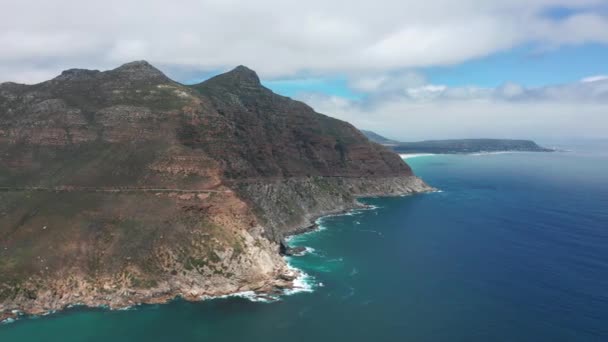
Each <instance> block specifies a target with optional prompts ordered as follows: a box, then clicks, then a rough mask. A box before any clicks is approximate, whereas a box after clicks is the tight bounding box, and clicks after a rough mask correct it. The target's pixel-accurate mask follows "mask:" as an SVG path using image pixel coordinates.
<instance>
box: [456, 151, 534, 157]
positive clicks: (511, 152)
mask: <svg viewBox="0 0 608 342" xmlns="http://www.w3.org/2000/svg"><path fill="white" fill-rule="evenodd" d="M515 153H529V152H526V151H493V152H476V153H468V154H467V155H469V156H474V157H479V156H491V155H495V154H515Z"/></svg>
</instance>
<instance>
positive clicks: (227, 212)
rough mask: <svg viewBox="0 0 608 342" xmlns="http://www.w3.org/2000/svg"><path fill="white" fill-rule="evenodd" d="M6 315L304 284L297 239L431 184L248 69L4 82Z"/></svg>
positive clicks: (1, 204) (0, 139) (141, 71)
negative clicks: (187, 80)
mask: <svg viewBox="0 0 608 342" xmlns="http://www.w3.org/2000/svg"><path fill="white" fill-rule="evenodd" d="M0 156H1V158H0V316H2V315H3V314H4V315H5V316H8V315H12V314H11V312H12V311H13V310H19V311H22V312H25V313H31V314H36V313H43V312H48V311H51V310H58V309H62V308H64V307H66V306H68V305H71V304H75V303H79V304H82V305H88V306H99V305H107V306H110V307H124V306H128V305H132V304H135V303H156V302H164V301H167V300H170V299H171V298H174V297H175V296H181V297H183V298H185V299H188V300H198V299H200V298H202V297H203V296H214V295H224V294H229V293H235V292H241V291H256V292H266V293H268V292H274V291H279V290H281V289H283V288H288V287H291V286H293V279H294V277H296V276H297V274H296V272H295V271H293V270H291V269H289V268H288V266H287V264H286V263H285V261H284V259H283V258H282V257H281V256H280V253H279V252H280V250H281V249H283V250H285V246H284V244H283V242H282V241H283V239H284V237H285V236H287V235H289V234H294V233H297V232H300V231H303V230H306V229H309V228H310V226H311V224H312V223H311V222H312V221H314V219H315V218H316V217H319V216H321V215H325V214H328V213H333V212H339V211H343V210H347V209H350V208H354V207H356V206H358V205H359V204H358V203H357V202H356V198H357V197H359V196H375V195H400V194H409V193H416V192H422V191H429V190H431V189H432V188H430V187H429V186H427V185H426V184H425V183H424V182H423V181H422V180H420V179H419V178H417V177H415V175H414V174H413V173H412V171H411V169H410V168H409V166H408V165H407V164H405V163H404V162H403V161H402V160H401V159H400V158H399V157H398V156H397V155H396V154H395V153H393V152H392V151H390V150H388V149H386V148H385V147H383V146H381V145H380V144H377V143H374V142H371V141H369V140H368V139H367V138H366V137H365V136H364V135H363V134H362V133H361V132H360V131H359V130H357V129H356V128H355V127H353V126H352V125H350V124H349V123H346V122H343V121H340V120H336V119H333V118H331V117H328V116H325V115H322V114H319V113H316V112H315V111H314V110H313V109H312V108H310V107H309V106H307V105H306V104H304V103H301V102H297V101H294V100H291V99H289V98H287V97H283V96H279V95H277V94H274V93H273V92H272V91H270V90H269V89H267V88H265V87H263V86H262V85H261V84H260V80H259V78H258V76H257V75H256V73H255V72H254V71H252V70H250V69H248V68H246V67H244V66H239V67H237V68H235V69H234V70H232V71H230V72H227V73H225V74H221V75H218V76H216V77H213V78H211V79H209V80H207V81H205V82H202V83H199V84H195V85H190V86H188V85H183V84H180V83H177V82H175V81H173V80H171V79H169V78H168V77H167V76H165V75H164V74H163V73H162V72H161V71H159V70H158V69H156V68H155V67H153V66H152V65H150V64H149V63H147V62H145V61H137V62H132V63H128V64H125V65H123V66H120V67H118V68H116V69H113V70H109V71H97V70H83V69H71V70H66V71H64V72H63V73H62V74H61V75H59V76H57V77H55V78H54V79H52V80H49V81H46V82H42V83H39V84H34V85H23V84H16V83H3V84H0Z"/></svg>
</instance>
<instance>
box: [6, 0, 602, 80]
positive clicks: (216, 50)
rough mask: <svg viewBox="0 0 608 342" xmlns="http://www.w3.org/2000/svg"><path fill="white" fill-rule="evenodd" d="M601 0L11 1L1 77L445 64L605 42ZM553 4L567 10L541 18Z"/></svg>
mask: <svg viewBox="0 0 608 342" xmlns="http://www.w3.org/2000/svg"><path fill="white" fill-rule="evenodd" d="M603 2H604V1H603V0H495V1H486V0H461V1H453V0H425V1H420V0H374V1H371V0H361V1H356V2H352V1H345V0H336V1H326V0H309V1H306V2H302V1H299V0H298V1H296V0H258V1H249V0H178V1H174V2H166V1H160V0H148V1H141V0H138V1H136V0H120V1H119V0H107V1H98V2H90V1H76V0H54V1H46V0H20V1H12V2H5V3H4V4H3V6H2V11H1V12H0V46H1V47H2V54H0V66H1V67H0V81H8V80H14V81H23V82H35V81H41V80H42V79H43V77H46V75H50V74H57V73H59V72H60V71H61V70H62V69H65V68H67V67H88V68H99V69H107V68H111V67H115V66H116V65H118V64H122V63H124V62H127V61H130V60H133V59H147V60H149V61H150V62H152V63H153V64H156V65H160V66H164V67H165V68H166V69H168V70H173V69H176V70H178V69H179V70H192V72H201V71H209V70H217V69H223V68H227V67H231V66H234V65H237V64H246V65H248V66H250V67H252V68H254V69H256V70H257V71H258V72H259V73H260V74H261V75H262V77H264V78H273V77H285V76H290V75H295V74H298V73H303V72H304V73H310V74H326V73H347V74H354V73H358V74H366V73H370V72H371V73H382V72H390V71H394V70H403V69H406V68H414V67H422V66H431V65H450V64H454V63H459V62H462V61H466V60H469V59H472V58H477V57H482V56H486V55H489V54H492V53H495V52H497V51H502V50H505V49H510V48H512V47H514V46H518V45H520V44H527V43H534V44H538V45H539V46H541V47H543V48H549V49H550V48H555V47H558V46H562V45H564V44H583V43H590V42H591V43H608V18H607V17H606V16H602V15H600V14H598V13H600V12H598V11H594V9H595V8H596V7H597V6H600V5H602V3H603ZM555 7H559V8H567V9H571V10H572V15H570V16H566V17H563V18H554V17H551V16H547V15H546V12H547V9H551V8H555ZM374 82H375V83H374ZM376 83H377V84H379V85H382V84H383V82H382V80H376V81H373V80H368V81H367V83H360V84H359V87H373V86H375V84H376Z"/></svg>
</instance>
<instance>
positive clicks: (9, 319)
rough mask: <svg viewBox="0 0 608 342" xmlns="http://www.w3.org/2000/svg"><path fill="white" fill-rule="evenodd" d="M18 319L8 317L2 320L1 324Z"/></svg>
mask: <svg viewBox="0 0 608 342" xmlns="http://www.w3.org/2000/svg"><path fill="white" fill-rule="evenodd" d="M15 321H16V320H15V319H14V318H7V319H5V320H4V321H0V324H10V323H14V322H15Z"/></svg>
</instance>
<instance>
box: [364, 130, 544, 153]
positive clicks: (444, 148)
mask: <svg viewBox="0 0 608 342" xmlns="http://www.w3.org/2000/svg"><path fill="white" fill-rule="evenodd" d="M361 132H363V133H364V134H365V135H366V136H367V137H368V139H370V140H371V141H374V142H376V143H379V144H382V145H384V146H387V147H389V148H391V149H392V150H393V151H395V152H397V153H475V152H503V151H521V152H524V151H525V152H552V151H554V150H552V149H548V148H544V147H541V146H539V145H537V144H536V143H535V142H534V141H532V140H515V139H448V140H425V141H417V142H400V141H395V140H390V139H387V138H385V137H383V136H381V135H379V134H376V133H374V132H371V131H361Z"/></svg>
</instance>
